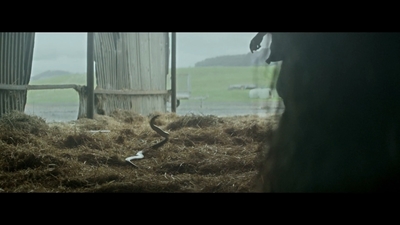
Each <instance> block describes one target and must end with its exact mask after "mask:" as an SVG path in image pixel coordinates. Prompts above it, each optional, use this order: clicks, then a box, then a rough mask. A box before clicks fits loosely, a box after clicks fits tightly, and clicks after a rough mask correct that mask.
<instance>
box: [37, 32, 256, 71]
mask: <svg viewBox="0 0 400 225" xmlns="http://www.w3.org/2000/svg"><path fill="white" fill-rule="evenodd" d="M255 34H256V33H177V36H176V38H177V49H176V55H177V61H176V64H177V67H178V68H180V67H192V66H194V64H195V63H196V62H198V61H201V60H203V59H206V58H210V57H216V56H221V55H236V54H247V53H248V52H249V47H248V46H249V43H250V40H251V38H252V37H253V36H254V35H255ZM86 37H87V34H86V33H36V39H35V48H34V53H33V66H32V74H33V75H36V74H39V73H42V72H44V71H47V70H66V71H70V72H78V73H84V72H86V41H87V40H86Z"/></svg>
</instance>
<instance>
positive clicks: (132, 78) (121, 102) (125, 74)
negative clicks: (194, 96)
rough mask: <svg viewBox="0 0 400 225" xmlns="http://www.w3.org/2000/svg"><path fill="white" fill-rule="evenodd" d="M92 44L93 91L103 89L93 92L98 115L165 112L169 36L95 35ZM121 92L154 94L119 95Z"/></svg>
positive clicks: (134, 34)
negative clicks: (94, 66) (130, 111)
mask: <svg viewBox="0 0 400 225" xmlns="http://www.w3.org/2000/svg"><path fill="white" fill-rule="evenodd" d="M94 41H95V44H94V45H95V49H94V58H95V61H96V78H97V88H96V89H97V90H105V91H103V92H102V91H97V92H95V93H96V96H95V99H96V100H95V101H96V107H97V110H98V113H100V112H102V113H104V114H106V115H107V114H109V113H111V112H112V111H114V110H115V109H125V110H132V111H135V112H137V113H140V114H149V113H152V112H155V111H159V112H165V111H166V93H167V91H166V75H167V73H168V68H169V67H168V57H169V49H168V48H169V45H168V33H96V34H95V40H94ZM120 91H127V92H130V93H135V92H139V93H153V94H148V95H122V94H118V93H123V92H120ZM100 93H102V94H100ZM105 93H110V94H105ZM111 93H114V94H111ZM154 93H160V94H154Z"/></svg>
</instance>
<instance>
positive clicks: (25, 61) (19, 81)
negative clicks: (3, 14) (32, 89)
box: [0, 33, 35, 117]
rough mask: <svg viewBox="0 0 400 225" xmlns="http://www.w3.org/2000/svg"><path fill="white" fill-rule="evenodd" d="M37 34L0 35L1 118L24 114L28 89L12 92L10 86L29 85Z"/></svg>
mask: <svg viewBox="0 0 400 225" xmlns="http://www.w3.org/2000/svg"><path fill="white" fill-rule="evenodd" d="M34 41H35V33H0V85H1V86H3V87H7V88H4V89H1V88H0V117H1V115H3V114H4V113H8V112H11V111H13V110H18V111H21V112H23V111H24V110H25V103H26V94H27V90H26V89H20V90H10V88H8V86H9V85H28V83H29V81H30V77H31V70H32V59H33V48H34Z"/></svg>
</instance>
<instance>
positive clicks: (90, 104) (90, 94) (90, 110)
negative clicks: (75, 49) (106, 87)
mask: <svg viewBox="0 0 400 225" xmlns="http://www.w3.org/2000/svg"><path fill="white" fill-rule="evenodd" d="M93 42H94V38H93V33H88V35H87V66H86V82H87V83H86V87H87V118H89V119H93V118H94V68H93V61H94V60H93V53H94V52H93V46H94V43H93Z"/></svg>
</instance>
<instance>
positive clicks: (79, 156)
mask: <svg viewBox="0 0 400 225" xmlns="http://www.w3.org/2000/svg"><path fill="white" fill-rule="evenodd" d="M160 115H161V116H160V117H158V118H157V119H156V120H155V125H157V126H159V127H160V128H161V129H163V130H164V131H167V132H169V140H168V142H167V143H166V144H165V145H163V146H161V147H160V148H157V149H148V148H149V147H150V146H151V145H154V144H155V143H158V142H160V141H161V140H163V139H164V138H163V137H161V136H160V135H159V134H157V133H156V132H155V131H153V130H152V129H151V128H150V125H149V121H150V117H144V116H141V115H137V114H134V113H132V112H127V111H116V112H114V113H113V114H112V115H111V116H96V118H95V119H94V120H90V119H80V120H77V121H71V122H68V123H66V122H58V123H46V122H45V120H44V119H42V118H40V117H37V116H32V115H27V114H24V113H19V112H13V113H11V114H8V115H4V116H3V117H2V118H1V119H0V192H55V193H56V192H254V191H255V190H256V189H254V188H255V186H256V185H257V182H256V181H257V179H256V177H257V176H256V175H257V163H258V161H257V158H258V157H257V155H258V154H260V151H261V150H260V149H261V146H264V143H265V142H268V139H269V137H270V136H271V135H272V132H273V130H274V129H276V127H277V123H278V119H279V116H271V117H259V116H256V115H252V116H231V117H217V116H212V115H194V114H191V115H185V116H179V115H176V114H173V113H166V114H160ZM144 149H145V150H147V151H146V152H145V153H144V158H143V159H137V160H132V162H133V163H134V164H135V165H136V166H137V167H135V166H134V165H132V164H130V163H129V162H127V161H125V158H127V157H129V156H135V155H136V153H137V152H138V151H141V150H144Z"/></svg>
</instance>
